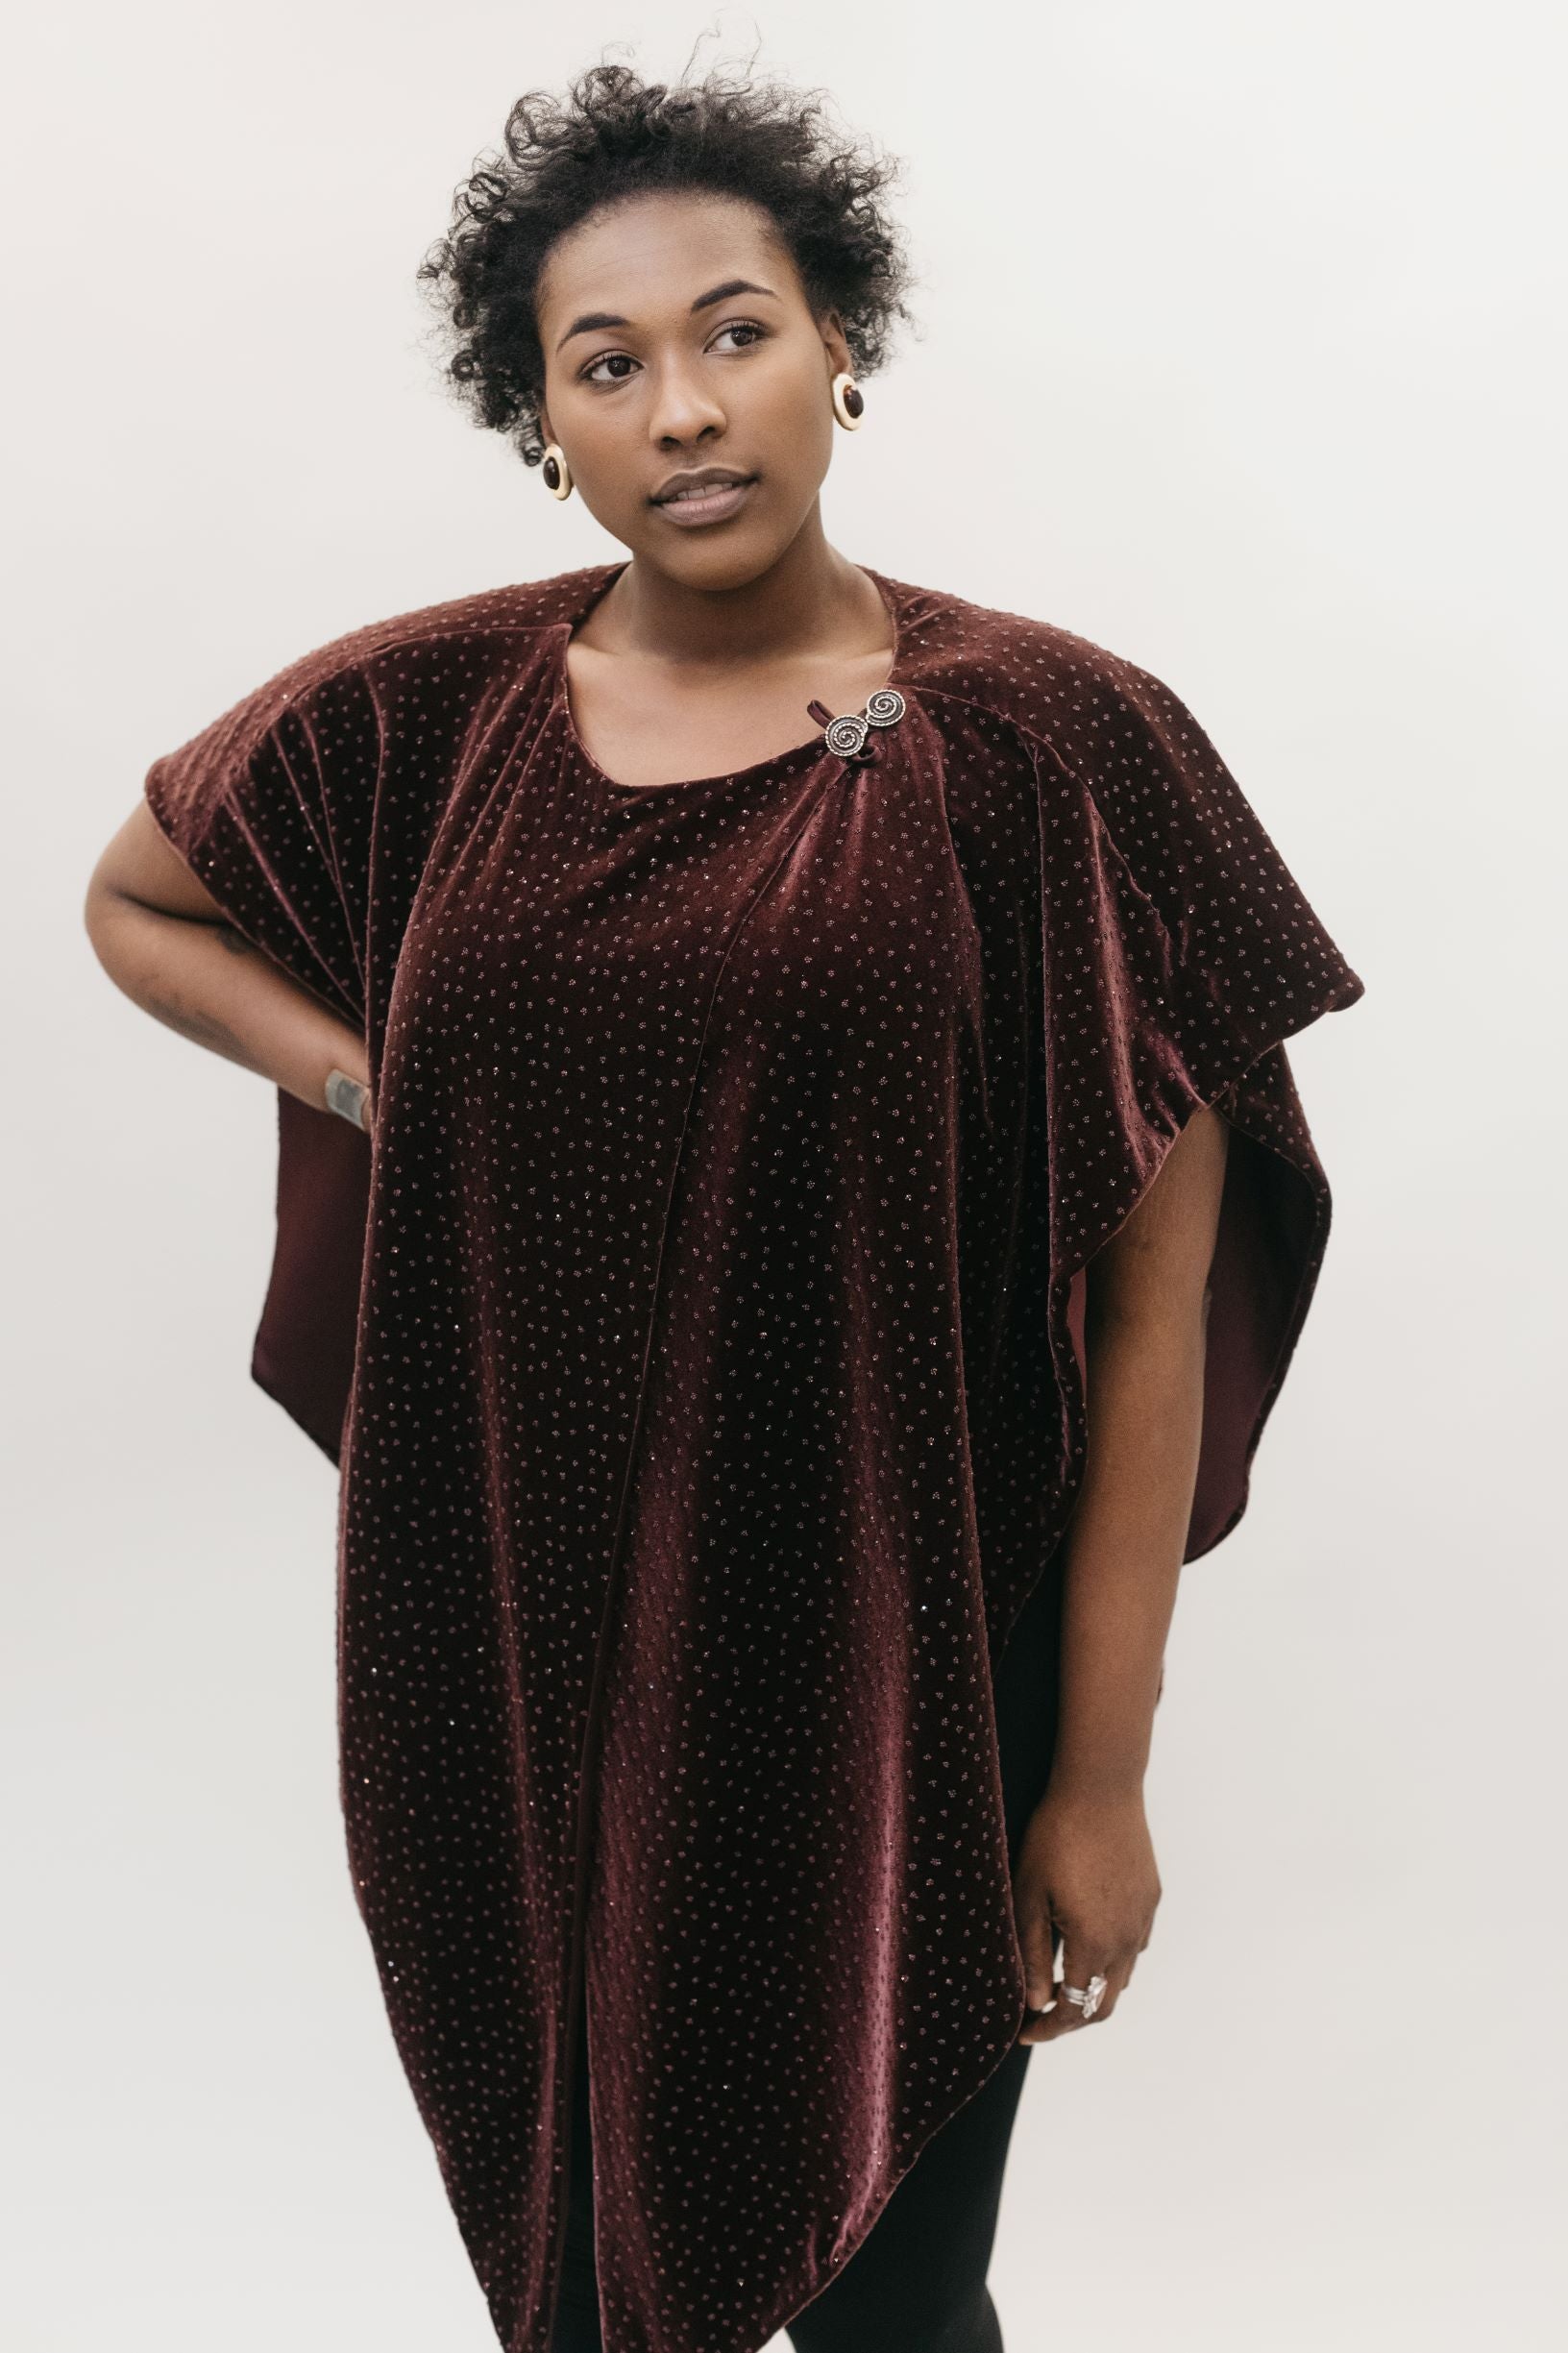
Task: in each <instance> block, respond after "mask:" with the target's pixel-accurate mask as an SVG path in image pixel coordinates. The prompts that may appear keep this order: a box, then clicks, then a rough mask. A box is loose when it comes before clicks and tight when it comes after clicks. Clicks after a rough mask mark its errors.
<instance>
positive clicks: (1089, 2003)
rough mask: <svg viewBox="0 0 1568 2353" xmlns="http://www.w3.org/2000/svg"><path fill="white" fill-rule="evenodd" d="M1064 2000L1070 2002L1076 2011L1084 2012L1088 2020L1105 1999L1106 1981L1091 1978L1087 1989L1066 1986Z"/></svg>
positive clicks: (1101, 1978) (1063, 1992) (1099, 1978)
mask: <svg viewBox="0 0 1568 2353" xmlns="http://www.w3.org/2000/svg"><path fill="white" fill-rule="evenodd" d="M1062 1998H1063V1999H1064V2001H1070V2002H1071V2003H1072V2005H1073V2007H1074V2009H1077V2010H1082V2012H1083V2014H1084V2016H1085V2018H1086V2019H1090V2018H1092V2017H1093V2015H1094V2013H1095V2011H1096V2010H1097V2009H1098V2008H1099V2006H1100V2004H1101V2002H1102V2001H1103V2000H1104V1999H1105V1979H1104V1978H1103V1977H1090V1981H1089V1984H1088V1986H1087V1987H1086V1986H1081V1985H1065V1986H1064V1987H1063V1988H1062Z"/></svg>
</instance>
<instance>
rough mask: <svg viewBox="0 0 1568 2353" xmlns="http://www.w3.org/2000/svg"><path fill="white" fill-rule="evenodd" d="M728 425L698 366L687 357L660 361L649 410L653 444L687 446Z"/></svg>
mask: <svg viewBox="0 0 1568 2353" xmlns="http://www.w3.org/2000/svg"><path fill="white" fill-rule="evenodd" d="M725 422H726V420H725V417H724V412H723V407H722V405H721V404H720V403H719V401H718V400H717V399H716V398H715V396H714V390H713V386H712V384H711V383H710V382H705V381H704V380H703V377H702V372H701V369H700V367H699V366H698V365H695V364H692V363H689V362H688V361H686V360H685V359H684V358H677V359H666V360H663V361H661V362H660V364H659V367H658V370H657V374H656V379H655V382H654V391H653V399H652V402H651V404H649V420H648V430H649V438H650V439H651V440H652V441H654V442H655V443H657V444H658V446H659V447H660V448H661V449H668V448H669V447H670V446H671V445H672V444H673V443H674V444H678V445H681V446H684V444H686V443H687V442H691V441H696V440H697V439H698V436H699V435H702V434H707V435H709V436H711V435H713V434H716V433H722V432H723V429H724V425H725Z"/></svg>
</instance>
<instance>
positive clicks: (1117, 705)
mask: <svg viewBox="0 0 1568 2353" xmlns="http://www.w3.org/2000/svg"><path fill="white" fill-rule="evenodd" d="M883 579H884V585H885V586H886V587H887V588H888V589H889V590H890V591H892V592H893V593H894V596H895V598H896V600H897V604H898V619H899V638H900V649H899V650H900V664H899V674H900V675H901V676H902V677H904V678H905V679H906V680H907V682H908V683H909V684H910V685H911V686H912V687H913V688H914V689H915V690H916V692H917V693H919V695H921V696H922V697H928V698H930V699H932V701H933V702H934V703H935V702H941V701H943V700H945V701H947V702H950V703H953V704H955V705H968V706H970V707H971V708H974V709H976V710H979V711H982V712H986V713H989V714H990V715H991V716H992V717H993V718H995V719H998V720H1002V721H1005V722H1006V723H1009V724H1010V725H1011V726H1013V727H1014V728H1016V729H1017V731H1018V732H1019V733H1020V734H1021V735H1023V736H1025V737H1027V738H1029V739H1031V741H1032V742H1033V743H1034V744H1035V745H1036V746H1038V747H1041V748H1043V749H1045V750H1046V751H1048V752H1052V753H1054V754H1056V756H1057V758H1058V760H1059V761H1061V762H1062V763H1063V764H1064V765H1066V766H1067V767H1069V768H1072V769H1074V770H1075V771H1077V770H1081V769H1082V768H1083V767H1084V766H1086V765H1087V766H1088V768H1089V769H1090V771H1091V772H1092V770H1093V769H1094V768H1095V767H1096V765H1097V764H1098V761H1099V759H1100V758H1102V757H1104V756H1106V755H1107V754H1108V753H1111V752H1112V751H1113V748H1114V747H1115V745H1116V744H1117V743H1125V742H1126V741H1127V739H1128V737H1129V736H1130V735H1137V734H1146V733H1150V732H1156V733H1158V732H1162V731H1164V730H1165V729H1172V730H1175V731H1176V733H1178V734H1180V733H1181V732H1182V731H1183V730H1185V729H1187V728H1189V727H1192V726H1194V725H1195V724H1196V723H1195V722H1194V721H1193V719H1192V715H1191V713H1190V712H1189V711H1188V709H1187V706H1186V705H1185V703H1183V701H1182V700H1181V699H1180V697H1179V696H1178V695H1176V694H1175V693H1174V691H1173V690H1172V689H1171V688H1170V687H1169V686H1168V685H1166V683H1165V682H1164V679H1163V678H1161V677H1159V676H1157V675H1156V674H1155V673H1154V672H1153V671H1151V670H1148V669H1146V668H1145V667H1144V666H1143V665H1142V664H1140V663H1139V662H1137V661H1135V660H1133V659H1132V658H1131V657H1130V656H1129V655H1128V654H1125V653H1122V652H1119V651H1117V650H1115V649H1113V648H1112V647H1109V646H1106V645H1102V644H1101V643H1099V642H1098V640H1096V639H1094V638H1092V637H1090V636H1088V635H1086V634H1085V633H1084V632H1083V631H1081V630H1077V629H1071V628H1068V627H1067V626H1066V625H1065V624H1063V623H1061V622H1055V621H1045V620H1041V619H1040V618H1038V617H1036V616H1034V615H1032V614H1028V613H1016V612H1012V611H1010V610H1008V609H1007V608H1006V607H1005V606H1001V605H992V604H981V603H978V602H977V601H974V600H973V599H971V598H968V597H961V596H958V595H955V594H953V593H952V592H950V591H947V590H941V589H931V588H920V587H917V586H915V585H913V584H912V583H910V582H907V581H898V580H893V579H889V578H887V577H886V576H883Z"/></svg>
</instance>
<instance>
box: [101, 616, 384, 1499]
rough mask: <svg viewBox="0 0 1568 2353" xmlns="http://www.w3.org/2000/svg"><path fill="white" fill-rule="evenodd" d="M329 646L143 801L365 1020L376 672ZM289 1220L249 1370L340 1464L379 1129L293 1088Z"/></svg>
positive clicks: (270, 933)
mask: <svg viewBox="0 0 1568 2353" xmlns="http://www.w3.org/2000/svg"><path fill="white" fill-rule="evenodd" d="M336 653H337V648H336V646H335V645H334V646H332V647H325V648H322V649H320V650H318V651H317V652H315V653H311V654H307V655H306V656H304V657H303V658H302V659H301V660H299V661H296V662H293V663H290V664H289V665H288V667H287V668H286V669H285V670H282V671H281V672H279V673H278V674H277V675H276V676H275V677H273V678H271V679H269V680H268V681H267V682H266V683H265V684H264V685H262V686H260V687H257V689H256V690H255V691H254V692H252V693H251V694H248V695H246V696H245V697H243V698H242V699H241V700H240V701H238V702H237V703H235V704H234V705H233V707H232V708H231V709H229V710H227V711H225V712H223V713H222V714H221V715H220V716H219V717H218V718H216V719H214V720H212V721H211V722H210V723H208V725H207V726H205V727H204V728H202V729H201V731H200V732H199V733H198V734H196V735H194V736H192V737H191V738H190V740H189V741H188V742H187V743H185V744H183V745H181V746H180V747H179V748H177V749H175V750H173V751H169V752H165V753H163V754H161V755H160V756H159V758H157V759H155V760H154V761H153V763H152V765H151V767H150V768H149V769H148V771H147V773H146V777H145V780H144V783H143V788H142V791H143V797H144V799H145V801H146V803H147V806H148V807H149V809H150V810H151V811H152V814H153V816H154V818H155V819H156V820H157V821H158V824H159V828H160V829H161V831H162V833H163V834H164V836H165V838H166V839H167V840H168V841H169V843H170V844H171V845H172V846H173V847H174V848H175V850H177V851H178V853H179V855H180V856H181V857H182V858H183V859H184V862H185V864H186V865H187V866H188V867H189V868H190V870H191V871H192V873H194V874H195V875H196V876H197V878H198V879H199V880H200V881H201V882H202V883H203V884H205V886H206V888H207V889H208V891H209V892H210V894H211V895H212V896H213V898H215V899H216V900H217V902H218V904H219V905H220V906H221V907H222V908H223V910H224V913H225V915H226V916H227V917H228V919H230V921H231V922H232V923H233V926H234V928H235V930H236V931H239V932H241V933H242V934H243V935H244V937H245V938H246V939H248V940H249V941H250V942H251V943H252V944H253V945H254V946H255V947H257V948H258V949H259V950H260V951H261V953H262V954H263V955H265V956H267V957H269V958H270V959H271V960H272V962H273V963H275V964H276V965H278V966H280V967H281V968H282V970H283V971H285V972H286V973H288V974H289V976H290V977H291V978H292V979H294V980H295V981H297V982H299V983H300V984H301V985H302V986H303V987H304V988H306V989H308V990H309V991H311V993H313V994H314V995H316V996H317V997H319V998H320V999H321V1000H322V1002H323V1003H324V1004H326V1005H327V1006H329V1007H330V1008H331V1011H332V1012H333V1013H335V1014H337V1015H338V1016H339V1017H340V1018H341V1019H342V1020H344V1021H345V1022H347V1023H349V1024H350V1025H351V1026H352V1027H354V1028H355V1029H356V1030H358V1031H359V1032H360V1034H361V1035H363V1034H364V1030H365V1025H366V970H367V957H368V933H369V922H370V905H371V852H372V844H373V832H374V817H375V810H376V804H377V788H378V783H379V779H380V770H381V753H382V739H381V728H380V715H379V712H378V708H377V704H376V700H375V698H374V695H373V693H372V691H371V688H370V686H369V683H368V682H367V680H366V679H365V678H364V677H362V676H361V675H360V674H358V673H357V672H356V671H355V668H354V666H353V665H352V664H345V663H344V662H342V661H341V660H338V659H336V658H334V657H335V655H336ZM277 1102H278V1183H277V1232H276V1238H275V1243H274V1252H273V1262H272V1270H271V1275H270V1278H269V1282H268V1287H267V1293H266V1298H265V1302H264V1304H263V1308H262V1311H261V1319H260V1323H259V1325H258V1327H257V1333H256V1336H255V1341H254V1344H253V1349H252V1356H251V1376H252V1378H253V1380H255V1381H256V1382H257V1385H259V1386H260V1387H261V1388H262V1389H263V1390H265V1392H266V1393H267V1395H269V1396H270V1397H272V1398H273V1399H274V1400H275V1401H276V1402H277V1403H278V1404H280V1405H281V1406H282V1408H283V1409H284V1410H285V1412H287V1413H288V1414H290V1415H291V1417H292V1418H293V1419H294V1421H296V1422H297V1423H298V1424H299V1426H300V1427H301V1428H302V1429H303V1430H305V1431H306V1434H307V1435H308V1436H310V1437H311V1438H313V1439H314V1441H315V1442H316V1444H317V1445H318V1446H320V1447H321V1449H322V1450H323V1452H324V1453H326V1454H327V1455H328V1456H329V1457H330V1458H331V1460H332V1461H333V1462H336V1461H338V1460H339V1458H340V1452H341V1445H342V1432H343V1421H344V1416H345V1414H346V1411H347V1407H348V1399H349V1393H350V1389H351V1385H352V1380H353V1368H354V1355H355V1337H356V1330H357V1312H358V1292H359V1278H360V1270H361V1262H362V1258H363V1251H364V1239H365V1226H366V1219H367V1215H368V1207H369V1184H370V1163H371V1153H370V1140H369V1138H368V1137H366V1136H365V1135H364V1134H363V1133H362V1132H361V1131H360V1130H359V1129H357V1128H355V1127H354V1126H352V1125H351V1124H350V1122H349V1121H348V1120H346V1119H344V1118H341V1117H339V1116H338V1115H336V1114H335V1113H332V1112H330V1111H328V1110H327V1109H326V1107H325V1106H322V1107H321V1108H320V1109H319V1110H318V1109H316V1108H314V1107H313V1106H312V1105H310V1104H307V1103H304V1102H302V1101H301V1100H300V1099H299V1097H298V1096H296V1095H293V1094H290V1093H289V1092H287V1091H286V1090H285V1089H283V1088H282V1087H280V1088H279V1089H278V1090H277Z"/></svg>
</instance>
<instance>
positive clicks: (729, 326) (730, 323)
mask: <svg viewBox="0 0 1568 2353" xmlns="http://www.w3.org/2000/svg"><path fill="white" fill-rule="evenodd" d="M770 332H771V330H770V329H768V328H766V327H764V326H762V325H761V324H760V323H759V321H757V320H756V319H726V320H725V322H724V324H723V327H721V328H720V329H719V330H718V333H716V334H715V336H714V343H715V344H717V342H718V340H719V336H720V335H748V336H753V337H755V338H757V339H758V340H759V341H766V339H767V337H768V335H769V333H770ZM709 348H710V349H711V348H712V346H710V347H709ZM735 348H736V349H737V350H740V351H743V352H747V351H749V350H750V349H751V345H750V343H742V344H739V345H737V346H736V347H735ZM617 359H624V360H626V361H628V362H629V364H630V365H631V366H632V367H635V366H636V365H637V362H636V361H635V360H634V359H633V358H632V356H631V354H630V353H629V352H600V355H599V357H598V358H597V359H591V360H590V361H589V362H588V365H587V366H586V367H585V368H581V369H579V370H578V376H579V379H580V380H581V381H582V382H583V383H585V384H624V383H626V382H628V381H629V379H628V378H627V377H625V376H600V375H598V374H597V373H596V371H597V370H598V369H600V368H607V367H608V366H609V365H610V363H611V362H612V361H613V360H617Z"/></svg>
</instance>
